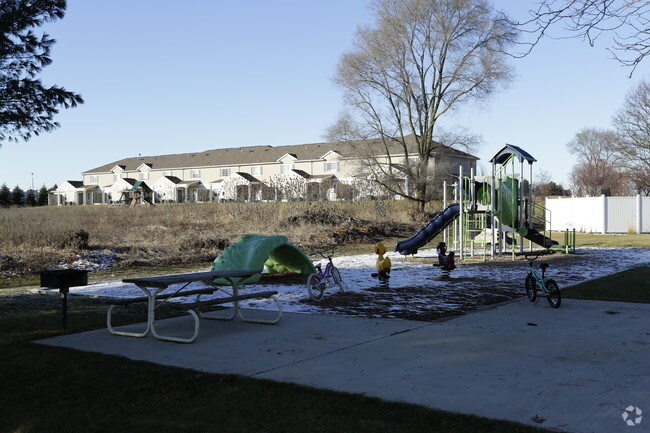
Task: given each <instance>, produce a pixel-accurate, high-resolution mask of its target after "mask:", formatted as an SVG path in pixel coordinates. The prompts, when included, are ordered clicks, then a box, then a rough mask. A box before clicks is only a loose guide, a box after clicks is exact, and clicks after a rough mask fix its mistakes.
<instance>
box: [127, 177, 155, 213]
mask: <svg viewBox="0 0 650 433" xmlns="http://www.w3.org/2000/svg"><path fill="white" fill-rule="evenodd" d="M152 194H153V191H152V189H151V188H149V186H148V185H147V184H146V183H144V181H141V180H138V181H136V182H135V183H134V184H133V186H132V187H131V188H129V189H125V190H123V191H122V195H121V196H120V199H119V200H118V203H123V204H127V205H128V206H130V207H134V206H136V205H139V204H145V205H149V206H155V205H154V204H153V202H152V201H151V196H152Z"/></svg>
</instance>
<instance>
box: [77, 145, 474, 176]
mask: <svg viewBox="0 0 650 433" xmlns="http://www.w3.org/2000/svg"><path fill="white" fill-rule="evenodd" d="M372 142H373V143H371V145H373V147H374V146H376V151H377V152H381V154H383V153H385V152H382V150H384V148H382V146H381V145H379V140H372ZM390 148H391V152H392V153H394V154H397V153H402V152H401V151H400V150H399V149H400V148H399V145H398V144H396V143H395V144H393V145H391V146H390ZM448 149H449V152H450V153H451V154H453V155H458V156H464V157H467V158H473V159H478V158H476V157H475V156H473V155H470V154H468V153H465V152H462V151H460V150H456V149H452V148H448ZM329 151H335V152H337V153H339V154H340V155H341V156H342V157H344V158H348V157H354V156H355V155H358V152H357V151H356V150H355V146H354V143H351V142H333V143H312V144H298V145H286V146H268V145H267V146H249V147H237V148H234V147H232V148H225V149H212V150H206V151H204V152H194V153H178V154H172V155H157V156H138V157H132V158H124V159H121V160H119V161H114V162H111V163H109V164H104V165H102V166H99V167H96V168H93V169H91V170H88V171H85V172H84V173H83V174H90V173H108V172H110V171H111V169H112V168H113V167H115V166H116V165H119V166H121V167H123V168H124V170H125V171H135V170H137V169H138V167H139V166H140V165H142V164H147V165H149V166H150V167H151V168H152V169H154V170H165V169H180V168H191V167H192V168H193V167H213V166H233V165H251V164H263V163H268V162H275V161H277V160H279V159H280V158H281V157H282V156H284V155H286V154H292V155H295V156H296V158H297V159H298V160H300V161H305V160H306V161H309V160H316V159H319V158H321V157H322V156H323V155H325V154H326V153H327V152H329ZM376 154H380V153H376Z"/></svg>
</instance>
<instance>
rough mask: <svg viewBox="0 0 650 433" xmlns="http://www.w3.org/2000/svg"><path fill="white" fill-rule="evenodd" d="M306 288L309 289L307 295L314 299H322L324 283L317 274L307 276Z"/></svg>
mask: <svg viewBox="0 0 650 433" xmlns="http://www.w3.org/2000/svg"><path fill="white" fill-rule="evenodd" d="M307 290H309V296H310V297H311V298H312V299H313V300H314V301H320V300H321V299H323V292H324V291H325V283H324V282H323V281H321V280H320V278H318V274H311V275H310V276H309V277H308V278H307Z"/></svg>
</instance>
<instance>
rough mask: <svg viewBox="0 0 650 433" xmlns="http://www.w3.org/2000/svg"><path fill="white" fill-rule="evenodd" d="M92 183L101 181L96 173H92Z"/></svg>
mask: <svg viewBox="0 0 650 433" xmlns="http://www.w3.org/2000/svg"><path fill="white" fill-rule="evenodd" d="M90 183H99V177H98V176H97V175H96V174H93V175H91V176H90Z"/></svg>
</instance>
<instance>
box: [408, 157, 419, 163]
mask: <svg viewBox="0 0 650 433" xmlns="http://www.w3.org/2000/svg"><path fill="white" fill-rule="evenodd" d="M419 159H420V158H418V157H417V156H409V165H418V161H419Z"/></svg>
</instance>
